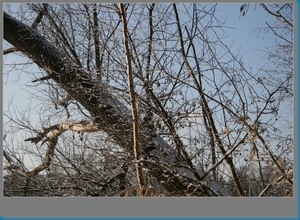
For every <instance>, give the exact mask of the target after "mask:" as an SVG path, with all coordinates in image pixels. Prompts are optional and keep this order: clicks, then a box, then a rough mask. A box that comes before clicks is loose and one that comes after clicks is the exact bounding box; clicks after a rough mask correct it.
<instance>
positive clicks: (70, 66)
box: [4, 12, 228, 196]
mask: <svg viewBox="0 0 300 220" xmlns="http://www.w3.org/2000/svg"><path fill="white" fill-rule="evenodd" d="M4 39H5V40H6V41H7V42H9V43H10V44H12V45H13V46H14V47H15V48H16V49H17V50H18V51H20V52H22V53H24V54H25V55H26V56H27V57H28V58H30V59H31V60H33V61H34V62H35V63H36V64H37V65H38V66H40V67H41V68H43V69H44V70H45V71H46V72H47V74H48V75H49V77H50V78H52V79H53V80H54V81H55V82H56V83H57V84H58V85H59V86H61V87H62V88H63V89H64V90H65V91H66V92H67V93H68V94H69V95H70V96H72V97H73V98H74V99H76V100H77V101H78V102H79V103H80V104H81V105H82V106H84V107H85V109H86V110H88V111H89V113H90V115H91V117H92V120H93V122H94V123H95V124H96V126H97V128H98V129H99V130H101V131H103V132H105V133H107V134H108V135H109V136H110V137H111V138H112V139H114V141H116V143H118V145H119V146H121V147H123V148H124V150H125V151H126V152H128V154H129V155H133V140H132V122H131V117H130V111H129V110H128V109H127V108H126V106H125V105H123V104H122V103H121V102H120V101H119V100H118V99H117V98H116V97H114V96H113V95H112V94H111V93H110V92H109V91H108V90H107V87H106V86H105V84H103V83H102V82H99V81H94V80H93V78H92V77H91V73H89V72H88V71H87V70H86V69H84V68H81V67H80V66H78V65H77V64H75V63H74V62H73V61H71V60H70V59H68V58H67V57H66V56H65V55H64V54H62V53H61V52H60V51H59V50H58V49H57V48H56V47H54V46H53V45H52V44H51V43H50V42H49V41H48V40H47V39H46V38H45V37H43V36H42V35H40V34H39V33H38V32H37V31H36V30H34V29H32V28H30V27H29V26H26V25H25V24H23V23H21V22H20V21H18V20H16V19H14V18H13V17H11V16H10V15H8V14H7V13H5V12H4ZM142 133H143V131H141V134H142ZM141 136H143V135H141ZM141 142H142V146H143V148H142V150H143V151H142V155H143V159H142V162H143V165H144V167H145V168H146V169H147V170H148V171H149V172H150V174H151V175H152V176H153V177H155V178H156V180H157V181H158V182H159V183H160V184H161V185H163V187H164V188H165V189H166V190H167V191H168V192H169V193H170V194H171V195H186V191H187V187H188V186H189V185H190V184H194V185H198V186H199V188H200V190H201V193H200V194H199V195H205V196H209V195H215V196H216V195H228V194H227V193H226V192H225V191H223V190H222V189H220V186H219V185H218V184H217V183H216V182H214V181H210V180H207V182H206V183H204V181H202V180H199V179H198V180H197V179H196V178H195V175H194V174H193V172H192V171H191V170H190V169H189V167H188V166H187V164H185V163H184V162H180V163H179V162H178V161H177V160H176V157H177V152H176V151H175V150H174V149H173V148H172V147H171V146H169V145H168V144H167V143H166V142H165V141H164V140H163V138H161V137H159V136H156V137H152V140H150V141H149V140H143V138H142V141H141ZM197 173H198V176H202V175H203V172H201V171H200V170H197Z"/></svg>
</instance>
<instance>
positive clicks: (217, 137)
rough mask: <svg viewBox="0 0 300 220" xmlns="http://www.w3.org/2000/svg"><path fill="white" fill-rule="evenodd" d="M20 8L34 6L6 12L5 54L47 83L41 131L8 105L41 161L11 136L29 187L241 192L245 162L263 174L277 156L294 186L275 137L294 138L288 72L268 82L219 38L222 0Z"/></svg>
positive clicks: (108, 192) (14, 161) (13, 156)
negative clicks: (287, 110)
mask: <svg viewBox="0 0 300 220" xmlns="http://www.w3.org/2000/svg"><path fill="white" fill-rule="evenodd" d="M22 6H23V7H26V8H27V10H28V11H29V12H30V13H21V14H23V15H24V17H25V18H26V19H23V20H24V21H23V22H20V21H18V20H17V19H15V18H13V17H12V16H10V15H9V14H8V13H6V12H4V39H5V40H6V41H7V42H8V43H9V44H11V45H12V46H13V47H11V48H7V49H6V50H5V51H4V54H6V56H9V54H10V53H16V52H17V53H22V54H24V55H26V56H27V57H28V58H29V59H30V60H32V61H33V62H34V63H35V64H37V66H38V68H39V71H40V72H42V73H43V74H44V75H43V76H42V77H38V78H35V79H33V80H32V83H33V84H34V85H37V89H39V88H41V90H42V91H43V90H45V88H46V91H47V93H46V92H43V99H44V100H43V102H44V103H48V105H47V107H48V110H47V111H45V112H44V115H45V116H46V117H45V116H44V115H43V116H41V124H42V128H41V129H38V128H37V127H35V126H32V125H30V123H29V121H26V120H18V119H17V118H16V117H15V115H13V114H9V113H7V114H6V117H7V118H9V119H10V120H11V122H10V124H13V125H14V126H15V128H18V127H22V128H25V129H26V130H27V131H28V133H27V135H28V136H27V137H26V138H25V139H24V141H25V143H26V145H27V146H26V148H27V149H28V146H36V149H33V150H32V155H35V157H36V158H39V161H40V162H39V164H38V165H36V166H34V167H33V168H31V169H30V168H28V167H27V166H26V165H25V164H24V161H22V160H21V159H20V158H19V156H18V154H17V151H16V150H14V148H13V147H12V146H13V145H12V144H10V143H9V142H8V141H7V140H6V141H5V147H4V155H6V156H5V158H6V161H7V163H8V164H7V166H6V169H7V170H9V172H11V173H18V175H22V176H23V178H25V180H26V181H25V183H24V184H23V188H22V190H23V191H22V192H25V191H26V192H28V190H31V193H32V188H40V189H41V188H43V190H44V196H70V195H74V196H82V195H88V196H113V195H117V196H124V195H125V196H129V195H140V196H149V195H167V196H187V195H188V196H228V195H235V192H237V195H239V196H245V192H244V191H245V185H244V184H243V183H242V181H241V178H240V174H239V172H240V167H242V166H244V165H245V161H246V162H247V161H248V160H249V161H248V162H250V163H251V162H254V161H257V164H258V165H259V170H260V178H262V179H263V178H264V177H263V176H264V175H263V173H262V171H263V163H265V162H267V161H271V162H272V163H273V164H274V166H275V167H276V169H277V171H278V172H279V173H280V175H282V176H283V179H284V180H286V181H287V182H289V184H291V185H292V184H293V181H292V178H291V176H290V172H288V169H289V168H288V167H287V166H285V165H284V164H283V163H280V162H278V158H279V157H278V156H279V155H278V156H277V155H275V153H274V147H273V146H272V145H273V144H274V141H277V140H278V141H284V140H287V139H286V136H285V135H286V131H284V133H282V134H280V133H279V130H280V128H279V124H278V119H279V118H281V119H285V116H284V115H281V114H280V113H279V109H280V106H281V104H282V102H283V101H289V100H290V98H291V97H290V96H288V95H286V94H287V93H289V94H292V91H293V90H292V87H291V86H292V84H291V78H292V75H291V76H289V77H286V78H285V79H282V78H280V76H278V77H277V76H274V78H273V81H272V82H276V83H271V79H268V80H270V81H268V80H265V79H264V78H263V77H264V75H263V72H262V71H258V72H257V73H253V72H252V71H251V70H250V69H247V68H246V67H245V66H244V65H243V62H242V60H241V59H240V58H239V57H238V55H236V54H234V52H233V51H232V50H231V48H229V47H228V46H227V45H226V44H225V43H224V42H223V40H222V36H221V34H220V32H219V30H224V27H223V24H222V23H221V22H220V21H219V20H218V19H217V17H216V15H215V12H216V8H217V4H207V5H204V4H180V5H177V4H171V5H169V4H154V3H153V4H120V5H119V6H118V5H116V4H26V5H22ZM212 22H215V23H216V24H217V25H214V26H212V25H211V23H212ZM30 26H31V27H30ZM123 48H124V49H123ZM225 55H226V56H225ZM36 75H37V74H36V73H34V74H33V76H34V77H36ZM287 91H288V92H287ZM284 94H285V95H284ZM278 97H280V98H281V99H278ZM51 105H52V106H51ZM274 106H275V107H277V108H278V110H277V111H276V114H275V112H274V111H273V112H272V111H271V109H272V108H274ZM129 109H131V110H132V111H131V112H130V110H129ZM47 114H48V116H47ZM50 116H51V117H50ZM24 117H25V116H24ZM46 118H48V119H47V120H45V119H46ZM275 129H276V131H277V132H276V131H275ZM270 130H274V133H272V132H271V131H270ZM16 134H17V132H16V131H13V130H12V131H11V132H9V133H8V135H12V136H11V137H13V135H16ZM290 134H292V133H291V132H290ZM29 135H30V136H29ZM76 136H78V137H76ZM271 140H272V141H271ZM38 145H40V146H38ZM247 145H249V146H250V153H247V152H245V150H244V149H245V147H246V146H247ZM42 149H43V150H42ZM286 149H288V148H286ZM281 152H284V150H282V151H281ZM280 157H282V155H280ZM41 174H43V175H44V176H41V177H40V176H39V175H41ZM60 174H61V175H63V176H64V177H67V178H65V179H66V182H65V183H63V184H61V181H62V180H61V176H60ZM43 181H44V182H45V181H46V186H45V183H44V182H43ZM231 181H232V182H233V183H234V188H232V185H231ZM20 182H22V181H21V180H20ZM262 182H263V183H264V180H263V181H262ZM59 185H62V186H63V188H62V187H61V188H60V187H59ZM41 186H43V187H41ZM228 186H230V187H228ZM265 187H266V186H265ZM45 188H47V190H45ZM225 188H226V189H230V190H234V192H229V191H228V190H227V191H226V190H224V189H225ZM262 189H264V187H263V188H262ZM10 190H11V189H6V194H7V195H8V194H9V192H10ZM257 194H258V193H257ZM11 195H13V194H11ZM24 195H27V194H26V193H24Z"/></svg>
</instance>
